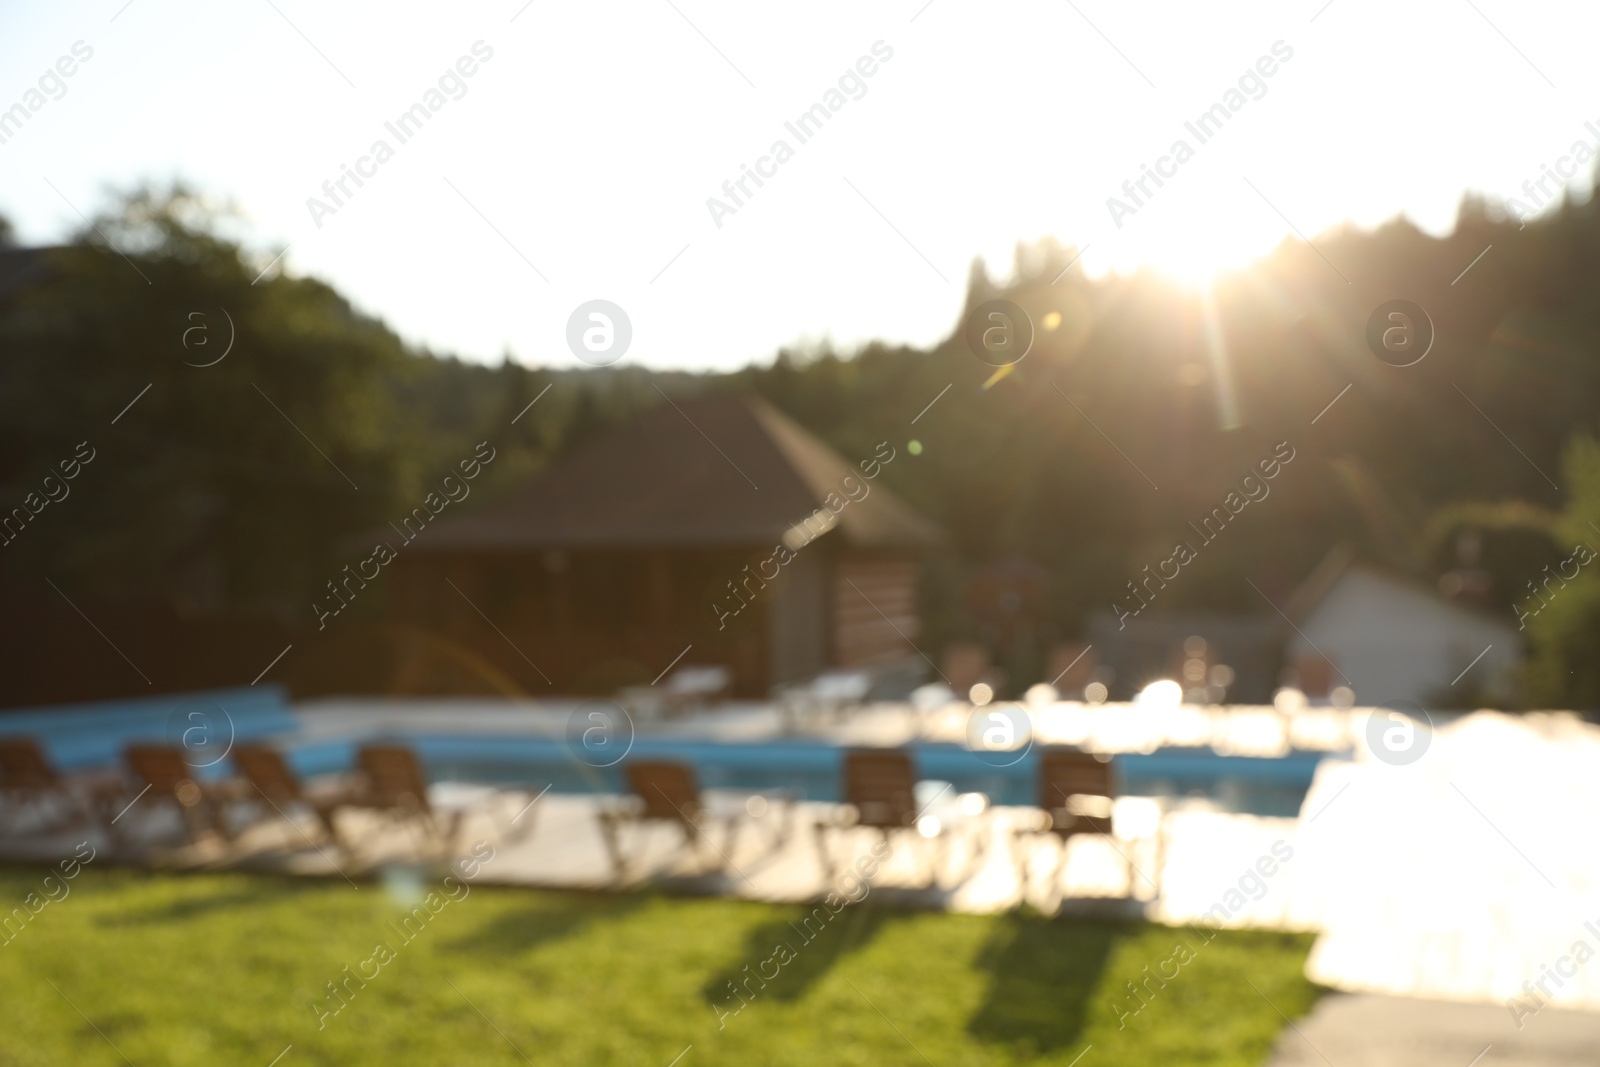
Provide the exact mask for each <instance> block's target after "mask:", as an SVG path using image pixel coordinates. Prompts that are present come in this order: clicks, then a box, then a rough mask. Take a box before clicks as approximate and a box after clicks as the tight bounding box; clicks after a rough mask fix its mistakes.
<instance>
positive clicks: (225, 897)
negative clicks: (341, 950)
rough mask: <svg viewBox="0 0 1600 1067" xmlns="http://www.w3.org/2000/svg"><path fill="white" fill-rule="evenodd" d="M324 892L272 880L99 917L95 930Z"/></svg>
mask: <svg viewBox="0 0 1600 1067" xmlns="http://www.w3.org/2000/svg"><path fill="white" fill-rule="evenodd" d="M196 884H197V885H204V883H203V882H197V883H196ZM324 889H325V886H324V885H323V884H322V883H320V882H307V881H304V880H290V879H282V880H277V879H274V880H272V881H268V882H252V884H250V885H245V886H240V887H238V888H237V889H232V890H228V891H227V892H222V893H209V894H196V895H194V896H184V897H180V898H179V899H177V900H170V901H167V902H166V903H164V904H159V905H157V906H155V907H152V908H144V909H142V910H139V911H127V912H122V913H120V914H117V915H107V916H101V917H99V918H97V919H96V920H95V924H96V925H97V926H110V927H122V926H147V925H151V924H154V923H182V922H188V921H190V920H193V919H200V918H204V917H205V916H207V915H211V914H213V913H215V912H225V911H233V910H236V909H242V908H259V907H263V906H267V905H272V904H277V903H280V902H282V901H284V900H286V899H294V898H297V897H302V896H309V895H313V894H319V893H321V892H323V891H324Z"/></svg>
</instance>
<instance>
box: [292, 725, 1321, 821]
mask: <svg viewBox="0 0 1600 1067" xmlns="http://www.w3.org/2000/svg"><path fill="white" fill-rule="evenodd" d="M382 739H383V740H385V741H392V742H398V743H401V744H405V745H409V746H411V747H412V748H414V749H415V750H416V751H417V753H418V754H419V755H420V756H421V758H422V760H423V762H424V763H425V764H426V765H427V767H428V773H429V775H430V777H432V778H433V779H434V780H435V781H444V780H449V781H469V782H482V783H487V784H492V785H501V786H510V787H519V788H530V789H535V790H537V789H543V788H545V787H546V786H548V787H549V788H550V789H551V790H552V791H554V792H557V793H615V792H618V791H620V790H621V789H622V788H623V786H622V773H621V766H620V763H619V764H616V765H612V766H609V767H594V766H590V765H588V764H586V763H583V762H580V761H579V760H578V759H576V758H575V757H574V756H573V754H572V750H571V749H569V748H568V746H567V745H566V744H565V743H564V742H562V741H561V740H558V739H553V738H529V737H515V736H510V737H485V736H482V735H479V736H460V735H451V734H438V733H427V732H413V731H403V732H397V733H391V734H388V735H385V737H383V738H382ZM376 740H379V739H378V738H367V739H363V741H365V742H370V741H376ZM356 747H357V742H356V741H355V740H351V739H341V740H337V741H320V742H314V743H302V744H299V745H293V746H291V747H290V748H289V750H288V755H289V758H290V761H291V763H292V764H293V766H294V768H295V770H296V771H297V772H298V773H300V774H322V773H329V772H334V771H341V770H348V769H350V768H351V767H352V766H354V763H355V750H356ZM907 750H908V751H909V752H910V753H911V755H912V759H913V761H914V763H915V766H916V768H917V774H918V777H920V778H923V779H937V780H940V781H947V782H950V783H951V784H952V785H954V786H955V788H956V789H957V790H958V791H961V792H980V793H985V794H987V795H988V796H989V798H990V800H991V801H992V802H993V803H996V804H1018V805H1021V804H1033V803H1036V802H1037V799H1038V788H1039V787H1038V775H1039V757H1038V751H1037V749H1035V750H1033V751H1030V752H1028V753H1026V754H1024V755H1023V756H1022V757H1021V758H1020V759H1018V760H1017V762H1016V763H1014V764H1012V765H1010V766H1004V767H996V766H991V765H990V764H989V763H988V762H985V759H984V756H982V755H980V754H978V753H975V752H972V751H971V750H969V749H966V748H964V747H962V746H960V745H955V744H948V743H933V742H929V743H920V744H912V745H910V746H908V749H907ZM844 751H845V750H844V749H842V748H841V747H839V746H838V745H834V744H829V743H827V742H824V741H817V740H810V739H800V738H794V739H789V738H784V739H776V740H770V741H762V742H757V743H730V742H713V741H706V740H695V739H678V738H651V737H640V738H638V739H636V740H635V742H634V743H633V746H632V748H631V749H630V750H629V751H628V756H627V758H628V759H651V760H670V761H674V762H680V763H687V764H690V765H692V766H693V767H694V768H695V771H696V773H697V774H698V776H699V779H700V784H701V786H702V787H704V788H708V789H737V790H748V791H751V792H761V791H764V790H779V789H784V790H792V791H794V792H795V793H797V794H798V795H799V796H800V797H802V798H803V799H806V800H818V801H837V800H839V799H840V793H841V771H842V765H843V759H844ZM1325 755H1326V754H1325V753H1321V752H1290V753H1289V754H1288V755H1286V756H1281V757H1277V758H1259V757H1253V756H1224V755H1219V754H1218V753H1216V752H1215V751H1213V750H1212V749H1210V748H1163V749H1157V750H1156V751H1154V752H1151V753H1148V754H1145V753H1130V754H1126V755H1119V756H1116V757H1114V758H1113V760H1112V767H1113V772H1114V774H1115V775H1116V777H1117V781H1118V784H1119V788H1120V791H1121V792H1122V793H1123V794H1126V795H1133V796H1162V797H1185V796H1188V797H1195V796H1198V797H1205V798H1207V799H1209V800H1211V801H1213V802H1214V803H1216V804H1217V805H1218V806H1219V807H1220V808H1222V809H1223V810H1226V811H1237V812H1244V813H1249V814H1254V815H1278V816H1289V817H1293V816H1294V815H1297V814H1298V813H1299V811H1300V805H1301V803H1302V801H1304V799H1305V795H1306V791H1307V790H1308V789H1309V788H1310V786H1311V779H1312V777H1313V776H1314V774H1315V773H1316V767H1317V764H1318V762H1320V761H1321V760H1322V759H1323V758H1324V756H1325Z"/></svg>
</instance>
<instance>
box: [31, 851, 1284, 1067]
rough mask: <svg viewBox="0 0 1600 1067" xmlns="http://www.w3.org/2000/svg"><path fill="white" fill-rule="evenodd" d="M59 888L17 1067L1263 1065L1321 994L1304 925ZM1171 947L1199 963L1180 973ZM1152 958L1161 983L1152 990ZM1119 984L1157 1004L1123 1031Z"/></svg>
mask: <svg viewBox="0 0 1600 1067" xmlns="http://www.w3.org/2000/svg"><path fill="white" fill-rule="evenodd" d="M46 873H48V872H47V871H45V870H44V869H36V868H26V867H9V868H0V908H6V909H9V908H11V907H13V906H17V905H21V904H22V902H23V901H24V898H26V897H27V896H28V894H29V893H39V894H40V896H39V898H38V899H42V898H43V879H44V876H45V875H46ZM66 886H67V887H68V888H69V889H70V895H68V896H66V897H65V898H63V899H60V900H58V901H55V902H52V903H49V904H47V905H45V906H43V908H42V910H41V911H40V912H39V913H38V914H37V915H36V916H34V917H33V918H32V919H31V920H30V921H29V922H28V923H27V924H26V926H25V927H23V929H22V930H21V932H20V933H19V934H17V935H16V936H15V937H14V939H13V940H12V941H10V942H9V943H0V1032H3V1033H4V1034H5V1038H4V1040H3V1041H0V1064H4V1065H7V1067H9V1065H44V1064H72V1065H75V1067H76V1065H85V1067H92V1065H98V1064H106V1065H114V1064H123V1063H125V1062H131V1063H134V1064H138V1065H139V1067H153V1065H158V1064H175V1065H190V1064H196V1065H198V1064H208V1065H209V1064H218V1063H229V1064H236V1065H257V1067H267V1065H268V1064H269V1063H271V1062H272V1061H273V1058H274V1057H276V1056H278V1055H279V1054H280V1053H281V1052H283V1050H284V1049H285V1047H286V1046H289V1045H292V1046H293V1048H292V1049H291V1050H290V1051H289V1052H288V1054H287V1055H285V1056H284V1057H283V1059H282V1060H281V1062H280V1064H279V1067H304V1065H311V1064H328V1065H332V1064H340V1065H352V1064H384V1065H390V1064H395V1065H406V1064H427V1065H429V1067H434V1065H441V1064H458V1063H459V1064H522V1063H524V1062H531V1063H535V1064H539V1065H540V1067H546V1065H567V1064H570V1065H584V1067H595V1065H607V1064H630V1065H645V1067H668V1065H669V1064H670V1063H671V1062H672V1061H673V1058H674V1057H676V1056H678V1055H679V1054H680V1053H682V1052H683V1051H684V1049H685V1047H686V1046H690V1045H692V1046H693V1048H692V1049H691V1050H690V1051H689V1052H688V1053H687V1055H685V1056H684V1058H683V1059H682V1060H681V1061H680V1062H679V1067H709V1065H714V1064H730V1065H732V1064H738V1065H746V1064H756V1063H759V1064H771V1065H786V1064H806V1065H808V1067H814V1065H816V1064H819V1063H827V1064H864V1065H865V1064H871V1065H874V1067H879V1065H891V1064H926V1063H932V1064H936V1065H938V1067H954V1065H957V1064H967V1065H998V1064H1035V1063H1040V1064H1070V1063H1072V1062H1073V1061H1074V1058H1075V1057H1077V1056H1078V1055H1079V1054H1080V1053H1082V1052H1083V1050H1084V1048H1085V1046H1088V1045H1091V1044H1092V1045H1093V1050H1092V1052H1091V1053H1090V1054H1089V1055H1088V1056H1085V1057H1084V1059H1083V1060H1082V1067H1095V1065H1097V1064H1117V1065H1119V1067H1138V1065H1143V1064H1150V1065H1157V1064H1159V1065H1162V1067H1167V1065H1196V1067H1199V1065H1216V1067H1222V1065H1229V1067H1232V1065H1239V1067H1244V1065H1249V1067H1256V1065H1257V1064H1259V1063H1260V1062H1261V1061H1262V1060H1263V1059H1264V1058H1265V1056H1266V1055H1267V1052H1268V1050H1269V1049H1270V1047H1271V1045H1272V1042H1273V1041H1274V1039H1275V1038H1276V1036H1277V1034H1278V1031H1279V1030H1280V1029H1281V1028H1282V1026H1283V1023H1284V1019H1283V1016H1281V1015H1279V1011H1280V1010H1281V1011H1282V1012H1284V1013H1285V1014H1286V1015H1287V1016H1288V1017H1290V1018H1295V1017H1297V1016H1299V1015H1301V1014H1303V1013H1304V1012H1305V1011H1306V1010H1307V1009H1308V1008H1309V1007H1310V1005H1311V1002H1312V1000H1313V999H1314V997H1315V995H1316V991H1315V988H1314V987H1313V986H1312V985H1311V984H1310V983H1309V982H1307V981H1306V979H1305V978H1304V976H1303V967H1304V963H1305V957H1306V953H1307V952H1308V951H1309V947H1310V941H1309V938H1307V937H1305V936H1302V935H1289V934H1274V933H1260V932H1242V931H1240V932H1233V931H1224V932H1221V933H1218V934H1216V935H1215V937H1214V939H1213V940H1211V941H1209V942H1206V941H1204V940H1203V939H1202V938H1201V937H1199V936H1198V935H1196V934H1195V933H1194V932H1192V931H1189V930H1176V929H1170V928H1167V927H1162V926H1155V925H1148V924H1125V925H1119V924H1106V923H1095V922H1088V921H1067V920H1047V919H1041V918H1037V917H1028V916H1023V915H1003V916H989V917H974V916H961V915H944V914H937V913H927V912H907V911H896V910H890V909H888V908H885V907H882V906H879V905H878V904H877V903H876V902H875V900H874V898H871V897H869V898H868V899H867V900H866V901H864V902H863V903H861V904H857V905H853V906H851V907H848V908H845V909H844V910H843V911H841V912H840V913H839V914H838V915H837V916H836V917H833V918H832V919H831V921H829V922H828V923H827V925H826V926H825V927H824V928H823V929H822V930H821V932H820V933H816V932H814V931H813V932H812V936H813V938H814V940H812V941H810V942H809V943H808V942H807V941H806V940H805V939H804V938H803V937H802V935H801V933H800V932H798V931H797V930H796V928H795V927H794V926H793V925H791V924H792V923H798V922H799V921H800V920H801V919H802V917H803V915H804V914H805V912H804V910H803V909H801V908H799V907H778V906H767V905H760V904H748V903H740V902H733V901H722V900H700V899H679V898H669V897H663V896H657V895H652V894H634V895H620V896H608V895H583V894H575V893H555V892H543V891H529V890H512V889H490V888H478V889H473V890H471V892H470V895H468V896H466V897H465V898H463V899H460V900H458V901H452V902H450V903H447V904H444V905H443V906H442V907H440V909H439V911H438V913H437V914H436V915H434V916H433V917H432V919H431V921H430V922H428V923H427V925H426V926H425V927H424V928H423V929H422V930H421V931H420V933H416V934H415V935H414V940H411V941H410V942H406V941H404V940H403V939H402V938H401V937H400V936H399V935H398V934H397V933H396V932H395V930H394V928H393V927H391V926H389V925H388V924H389V922H390V921H391V920H398V919H399V918H400V917H401V916H402V915H403V914H405V909H404V908H403V907H402V906H401V905H400V903H398V899H399V897H400V896H403V895H404V894H405V893H406V892H408V889H407V887H404V886H394V885H391V886H388V887H385V886H383V885H375V884H370V883H369V884H363V885H361V886H360V888H359V889H353V888H351V886H350V885H348V884H346V883H345V882H342V881H334V882H313V881H289V880H283V879H276V878H268V877H258V876H253V875H244V874H207V875H184V876H177V875H166V874H152V873H148V872H143V871H135V870H126V869H103V868H98V867H96V866H94V865H91V866H90V867H87V868H85V869H84V870H83V871H82V872H81V873H80V874H79V875H78V877H77V878H76V879H75V880H73V881H71V882H68V883H66ZM421 888H422V889H423V890H427V889H429V888H433V889H437V888H438V883H437V882H432V883H428V884H423V885H422V886H421ZM409 891H413V892H414V891H415V884H414V885H413V886H412V887H411V889H410V890H409ZM458 892H459V890H458ZM55 893H56V895H58V896H59V895H60V890H59V889H56V890H55ZM437 903H438V902H437V899H436V901H435V904H436V906H437ZM35 904H36V905H37V899H36V900H35ZM824 914H826V912H824ZM380 941H382V942H385V943H387V945H388V946H389V947H390V949H391V950H392V956H393V958H392V959H390V960H389V961H388V962H387V963H383V964H381V965H380V966H379V969H378V971H377V974H376V975H375V976H373V977H372V978H371V979H370V980H369V981H367V983H366V985H365V987H364V988H362V987H358V986H356V985H355V984H354V982H352V983H351V988H352V989H354V990H355V992H354V993H353V994H352V995H351V996H350V998H349V1001H348V1003H347V1004H346V1005H345V1006H344V1007H343V1009H342V1010H341V1011H340V1012H339V1013H338V1014H337V1015H329V1016H328V1017H326V1018H323V1019H321V1023H322V1024H323V1025H322V1027H321V1028H320V1029H319V1017H318V1014H317V1012H316V1011H315V1010H314V1009H313V1008H312V1007H311V1006H309V1005H310V1002H312V1001H313V1000H317V1001H322V1000H323V996H324V994H325V992H326V990H325V983H327V982H329V981H332V980H335V979H340V978H343V977H344V971H343V968H345V967H346V966H347V965H348V966H350V967H351V968H352V970H355V969H356V968H357V967H358V965H360V964H361V963H362V961H365V960H367V959H369V958H371V957H373V954H374V953H373V950H374V947H375V946H376V945H377V943H378V942H380ZM780 943H787V945H788V946H789V953H790V954H791V955H790V956H789V957H788V958H787V959H786V958H785V956H784V955H783V954H777V955H775V951H774V950H775V947H776V946H778V945H779V944H780ZM1178 944H1186V945H1187V946H1188V951H1189V952H1192V954H1193V955H1192V957H1191V956H1186V955H1183V954H1180V955H1179V956H1178V957H1176V958H1175V957H1174V946H1175V945H1178ZM772 959H777V960H783V961H784V962H783V963H782V965H781V966H780V965H779V964H778V963H776V962H772V963H768V962H763V961H767V960H772ZM1167 960H1174V962H1171V963H1167V962H1163V961H1167ZM1180 962H1181V966H1180ZM746 965H749V967H750V969H749V971H746V970H745V967H746ZM373 966H374V965H372V964H369V965H367V966H366V968H365V972H366V973H367V974H369V975H371V974H372V971H373ZM1146 967H1150V968H1151V973H1152V974H1153V973H1155V971H1156V970H1157V968H1158V967H1159V968H1160V969H1161V970H1163V971H1164V972H1165V973H1166V974H1168V975H1170V974H1172V973H1173V970H1174V968H1177V977H1175V978H1172V979H1171V980H1170V981H1168V982H1166V983H1165V985H1164V986H1161V985H1159V984H1158V982H1157V980H1155V979H1148V980H1147V979H1145V978H1143V971H1144V968H1146ZM758 969H764V970H765V973H766V974H768V975H771V974H773V972H774V970H775V969H776V971H777V976H776V977H774V978H772V979H771V980H770V981H768V982H767V983H766V985H765V987H764V988H763V987H762V986H761V985H760V983H759V979H751V980H749V984H748V986H747V989H748V990H750V992H749V993H747V994H746V995H747V996H749V997H750V998H751V999H750V1000H749V1003H748V1004H747V1005H746V1006H745V1007H744V1008H743V1010H742V1011H740V1012H738V1014H732V1010H733V1008H735V1007H737V1006H738V1005H740V1004H742V1003H744V1002H743V1001H741V1000H739V999H738V998H736V997H734V996H733V995H732V994H731V993H730V991H729V983H730V982H734V981H745V980H746V978H747V976H748V975H753V974H756V973H757V970H758ZM1136 979H1138V980H1140V981H1143V982H1146V983H1147V985H1146V988H1148V990H1149V992H1148V993H1146V1003H1145V1006H1144V1007H1143V1009H1142V1010H1140V1011H1139V1012H1138V1013H1137V1014H1130V1015H1127V1016H1125V1017H1124V1016H1123V1015H1122V1013H1123V1012H1128V1011H1131V1009H1132V1008H1134V1007H1135V1006H1137V1004H1138V1001H1135V1000H1133V999H1132V996H1131V994H1130V993H1129V992H1128V988H1127V986H1126V985H1125V983H1127V982H1129V981H1133V980H1136ZM52 984H53V985H54V987H55V988H52ZM1252 985H1253V986H1254V988H1252ZM324 1005H325V1008H326V1009H331V1008H332V1007H334V1006H337V1002H335V1001H324ZM721 1012H728V1013H729V1014H727V1015H725V1016H723V1017H722V1018H721V1020H720V1027H719V1013H721ZM1119 1018H1121V1021H1122V1022H1124V1023H1125V1026H1124V1027H1119ZM113 1046H114V1047H113ZM519 1050H520V1051H519Z"/></svg>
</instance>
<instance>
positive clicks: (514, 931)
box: [448, 893, 655, 956]
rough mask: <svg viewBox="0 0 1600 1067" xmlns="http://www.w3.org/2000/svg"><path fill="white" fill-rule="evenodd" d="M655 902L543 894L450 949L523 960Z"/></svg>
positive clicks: (636, 896) (638, 896) (646, 897)
mask: <svg viewBox="0 0 1600 1067" xmlns="http://www.w3.org/2000/svg"><path fill="white" fill-rule="evenodd" d="M653 899H655V898H654V897H653V896H652V895H651V894H648V893H625V894H618V895H609V894H587V893H551V894H548V895H545V894H541V896H540V897H539V900H538V903H537V905H535V906H530V907H527V908H523V909H520V910H516V911H506V912H502V913H500V914H498V915H496V916H495V917H494V918H492V919H490V920H489V921H487V922H485V923H482V924H481V925H479V926H478V927H476V928H475V929H474V930H473V931H472V932H471V933H469V934H467V935H466V936H464V937H460V938H457V939H456V940H454V941H452V942H450V943H449V946H448V947H449V948H451V949H452V950H456V951H462V952H470V953H485V954H489V955H495V956H520V955H521V954H522V953H524V952H527V951H529V950H530V949H534V948H538V947H539V946H540V945H545V944H549V943H551V942H554V941H562V940H565V939H567V938H572V937H578V936H580V935H581V934H583V933H584V931H585V930H587V929H588V928H589V927H591V926H593V925H595V924H597V923H606V922H615V921H616V920H618V919H621V918H623V917H624V916H627V915H629V914H631V913H633V912H635V911H638V910H639V909H640V908H643V907H645V906H646V905H647V904H649V903H650V902H651V901H652V900H653Z"/></svg>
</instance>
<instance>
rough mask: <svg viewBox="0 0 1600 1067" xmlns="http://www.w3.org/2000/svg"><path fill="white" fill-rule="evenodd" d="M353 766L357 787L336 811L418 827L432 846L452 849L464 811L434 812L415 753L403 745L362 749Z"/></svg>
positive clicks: (367, 746)
mask: <svg viewBox="0 0 1600 1067" xmlns="http://www.w3.org/2000/svg"><path fill="white" fill-rule="evenodd" d="M356 763H357V766H358V767H359V769H360V771H361V776H360V777H361V780H360V783H359V784H358V785H357V786H356V787H355V788H353V789H351V790H350V792H349V793H347V794H346V795H345V796H344V797H343V798H342V799H341V800H340V804H339V806H340V807H348V808H365V809H367V810H370V811H376V812H380V813H381V814H383V815H384V816H386V817H387V818H388V820H389V821H390V822H391V823H406V824H407V825H410V826H418V825H420V826H421V827H422V828H423V830H424V831H425V833H426V835H427V837H428V838H429V839H431V840H432V841H433V843H435V844H436V845H438V846H440V847H441V848H443V849H446V850H449V849H452V848H453V847H454V845H455V841H456V836H457V834H459V833H460V831H461V824H462V822H463V820H464V819H465V816H466V814H467V813H466V810H465V809H461V808H457V809H455V810H452V811H448V812H446V811H437V810H435V808H434V806H433V805H432V804H430V803H429V802H428V779H427V776H426V775H425V774H424V773H423V770H422V764H421V763H420V762H419V761H418V760H417V756H416V753H414V752H412V751H411V749H409V748H406V747H405V746H404V745H366V746H363V747H362V748H361V750H360V751H359V752H358V753H357V754H356ZM441 816H442V817H443V818H442V819H441ZM347 847H348V846H347Z"/></svg>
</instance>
